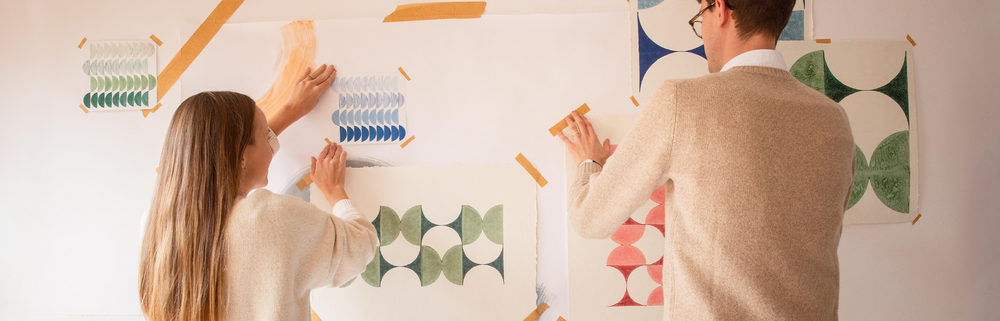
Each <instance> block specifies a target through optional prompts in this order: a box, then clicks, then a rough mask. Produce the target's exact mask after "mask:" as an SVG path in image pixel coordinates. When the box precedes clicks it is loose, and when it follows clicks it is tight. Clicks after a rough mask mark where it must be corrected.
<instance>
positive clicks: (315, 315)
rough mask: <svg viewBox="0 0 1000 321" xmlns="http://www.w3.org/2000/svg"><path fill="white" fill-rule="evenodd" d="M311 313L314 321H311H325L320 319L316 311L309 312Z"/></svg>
mask: <svg viewBox="0 0 1000 321" xmlns="http://www.w3.org/2000/svg"><path fill="white" fill-rule="evenodd" d="M309 312H312V320H311V321H323V319H320V318H319V315H318V314H316V310H309Z"/></svg>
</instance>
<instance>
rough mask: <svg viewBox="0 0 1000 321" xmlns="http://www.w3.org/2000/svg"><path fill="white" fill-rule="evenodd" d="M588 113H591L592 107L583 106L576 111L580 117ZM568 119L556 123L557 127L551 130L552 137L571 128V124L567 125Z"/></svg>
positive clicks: (564, 118)
mask: <svg viewBox="0 0 1000 321" xmlns="http://www.w3.org/2000/svg"><path fill="white" fill-rule="evenodd" d="M588 112H590V106H587V104H583V106H580V108H577V109H576V113H577V114H580V115H585V114H587V113H588ZM570 115H572V114H570ZM570 115H566V117H569V116H570ZM566 117H563V119H562V120H560V121H559V122H558V123H556V125H555V126H552V128H549V133H550V134H552V136H555V135H556V134H557V133H559V131H562V130H563V129H565V128H566V127H567V126H569V124H567V123H566Z"/></svg>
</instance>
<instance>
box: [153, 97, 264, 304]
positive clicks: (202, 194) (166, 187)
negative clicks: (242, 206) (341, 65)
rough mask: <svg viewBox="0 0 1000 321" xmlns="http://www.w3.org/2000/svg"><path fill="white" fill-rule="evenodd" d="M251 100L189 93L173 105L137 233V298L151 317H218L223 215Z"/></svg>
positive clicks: (249, 122) (236, 178) (233, 187)
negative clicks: (139, 245)
mask: <svg viewBox="0 0 1000 321" xmlns="http://www.w3.org/2000/svg"><path fill="white" fill-rule="evenodd" d="M255 109H256V105H255V104H254V101H253V99H251V98H250V97H247V96H246V95H243V94H239V93H234V92H203V93H199V94H197V95H194V96H191V97H190V98H188V99H186V100H184V102H183V103H181V105H180V106H179V107H178V108H177V111H176V112H174V116H173V119H172V120H171V121H170V127H169V128H168V130H167V136H166V139H165V140H164V142H163V151H162V154H161V156H160V171H159V177H158V178H157V182H156V189H155V192H154V193H153V201H152V204H151V206H150V210H149V221H148V222H147V223H146V234H145V235H144V236H143V240H142V257H141V258H140V263H139V299H140V301H141V302H142V312H143V313H144V314H145V315H146V318H147V319H148V320H150V321H189V320H199V321H202V320H210V321H219V320H222V318H223V310H224V305H225V291H224V289H225V287H224V286H223V279H224V277H223V273H224V272H225V271H224V267H225V263H226V250H225V242H224V235H225V233H224V232H225V228H226V220H227V218H228V217H229V212H230V210H231V209H232V207H233V205H234V203H235V201H236V199H237V197H239V193H240V167H241V165H240V164H241V162H242V158H243V152H244V151H245V150H246V148H247V146H248V145H250V144H252V143H253V126H254V124H253V122H254V115H255V112H256V111H255Z"/></svg>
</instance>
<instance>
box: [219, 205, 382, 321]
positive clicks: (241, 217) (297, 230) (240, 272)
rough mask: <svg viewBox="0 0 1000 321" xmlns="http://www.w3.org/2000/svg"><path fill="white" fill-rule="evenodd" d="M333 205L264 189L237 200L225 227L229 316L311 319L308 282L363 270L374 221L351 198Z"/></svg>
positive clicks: (335, 280) (373, 243)
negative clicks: (319, 205)
mask: <svg viewBox="0 0 1000 321" xmlns="http://www.w3.org/2000/svg"><path fill="white" fill-rule="evenodd" d="M333 213H334V214H336V215H331V214H330V213H327V212H324V211H321V210H320V209H318V208H316V206H315V205H312V204H309V203H307V202H304V201H302V200H300V199H298V198H295V197H292V196H284V195H277V194H274V193H272V192H270V191H268V190H265V189H259V190H257V191H255V192H253V193H251V194H250V195H249V196H248V197H247V198H244V199H241V200H239V201H237V202H236V206H234V207H233V212H232V214H231V216H230V217H229V221H228V225H227V227H226V244H227V246H228V247H227V251H228V256H227V257H226V260H227V261H226V270H225V283H226V292H227V293H228V300H227V305H226V319H227V320H241V321H242V320H299V321H308V320H310V307H309V292H310V290H312V289H315V288H319V287H323V286H339V285H342V284H344V283H345V282H347V281H349V280H350V279H352V278H354V277H355V276H357V275H358V274H360V273H361V272H363V271H364V270H365V266H366V265H367V264H368V262H370V261H371V260H372V257H374V256H375V248H376V247H377V246H378V237H377V235H376V233H375V227H374V226H372V224H371V223H370V222H369V221H368V220H367V219H366V218H365V216H364V215H363V214H362V213H361V212H360V211H358V209H357V208H355V207H354V205H352V204H351V201H349V200H343V201H340V202H338V203H337V204H336V205H335V206H334V207H333Z"/></svg>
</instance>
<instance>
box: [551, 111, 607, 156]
mask: <svg viewBox="0 0 1000 321" xmlns="http://www.w3.org/2000/svg"><path fill="white" fill-rule="evenodd" d="M566 123H567V124H569V127H568V129H569V130H570V131H571V132H572V134H570V136H572V137H573V140H570V139H569V138H568V137H566V135H563V133H562V131H560V132H559V133H557V134H556V135H557V136H559V139H561V140H562V141H563V143H564V144H566V148H567V149H569V153H570V155H572V156H573V160H574V162H575V163H577V164H579V163H580V162H582V161H584V160H586V159H593V160H594V161H595V162H597V163H598V164H600V165H601V166H604V163H606V162H607V161H608V157H611V140H610V139H605V140H604V144H601V141H600V139H599V138H597V133H595V132H594V126H593V125H591V124H590V121H588V120H587V117H583V115H580V114H578V113H577V112H575V111H574V112H573V114H572V115H570V117H567V118H566Z"/></svg>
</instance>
